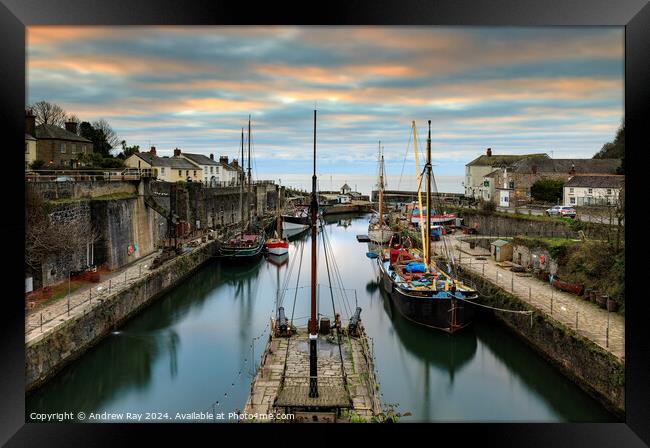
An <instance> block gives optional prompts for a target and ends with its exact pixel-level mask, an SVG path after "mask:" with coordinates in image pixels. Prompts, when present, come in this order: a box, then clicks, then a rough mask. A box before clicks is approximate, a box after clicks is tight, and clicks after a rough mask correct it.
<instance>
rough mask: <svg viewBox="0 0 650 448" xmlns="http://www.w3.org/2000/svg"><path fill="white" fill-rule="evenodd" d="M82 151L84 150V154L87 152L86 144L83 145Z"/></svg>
mask: <svg viewBox="0 0 650 448" xmlns="http://www.w3.org/2000/svg"><path fill="white" fill-rule="evenodd" d="M81 151H82V152H83V153H84V154H86V145H83V147H82V149H81Z"/></svg>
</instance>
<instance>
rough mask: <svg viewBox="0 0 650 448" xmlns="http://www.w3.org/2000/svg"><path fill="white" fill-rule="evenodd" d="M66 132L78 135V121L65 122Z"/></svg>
mask: <svg viewBox="0 0 650 448" xmlns="http://www.w3.org/2000/svg"><path fill="white" fill-rule="evenodd" d="M65 130H66V131H68V132H72V133H73V134H76V133H77V122H76V121H66V122H65Z"/></svg>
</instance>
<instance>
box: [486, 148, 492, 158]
mask: <svg viewBox="0 0 650 448" xmlns="http://www.w3.org/2000/svg"><path fill="white" fill-rule="evenodd" d="M487 156H488V157H492V148H488V149H487Z"/></svg>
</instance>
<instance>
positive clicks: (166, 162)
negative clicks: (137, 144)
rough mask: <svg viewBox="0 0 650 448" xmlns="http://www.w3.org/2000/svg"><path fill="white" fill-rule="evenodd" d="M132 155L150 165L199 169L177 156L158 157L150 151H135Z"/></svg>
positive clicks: (179, 168)
mask: <svg viewBox="0 0 650 448" xmlns="http://www.w3.org/2000/svg"><path fill="white" fill-rule="evenodd" d="M134 155H136V156H138V157H140V158H141V159H142V160H144V161H145V162H147V163H148V164H149V165H151V166H161V167H162V166H164V167H166V168H167V167H169V168H173V169H178V170H196V169H200V168H198V167H197V166H196V165H194V164H193V163H192V162H190V161H189V160H185V159H182V158H179V157H158V156H154V155H153V154H151V153H150V152H136V153H135V154H134Z"/></svg>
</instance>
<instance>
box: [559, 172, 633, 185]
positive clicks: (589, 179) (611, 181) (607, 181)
mask: <svg viewBox="0 0 650 448" xmlns="http://www.w3.org/2000/svg"><path fill="white" fill-rule="evenodd" d="M624 185H625V176H611V175H600V176H593V175H592V176H573V177H572V178H571V179H569V180H568V182H567V183H565V184H564V186H565V187H588V188H623V186H624Z"/></svg>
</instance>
